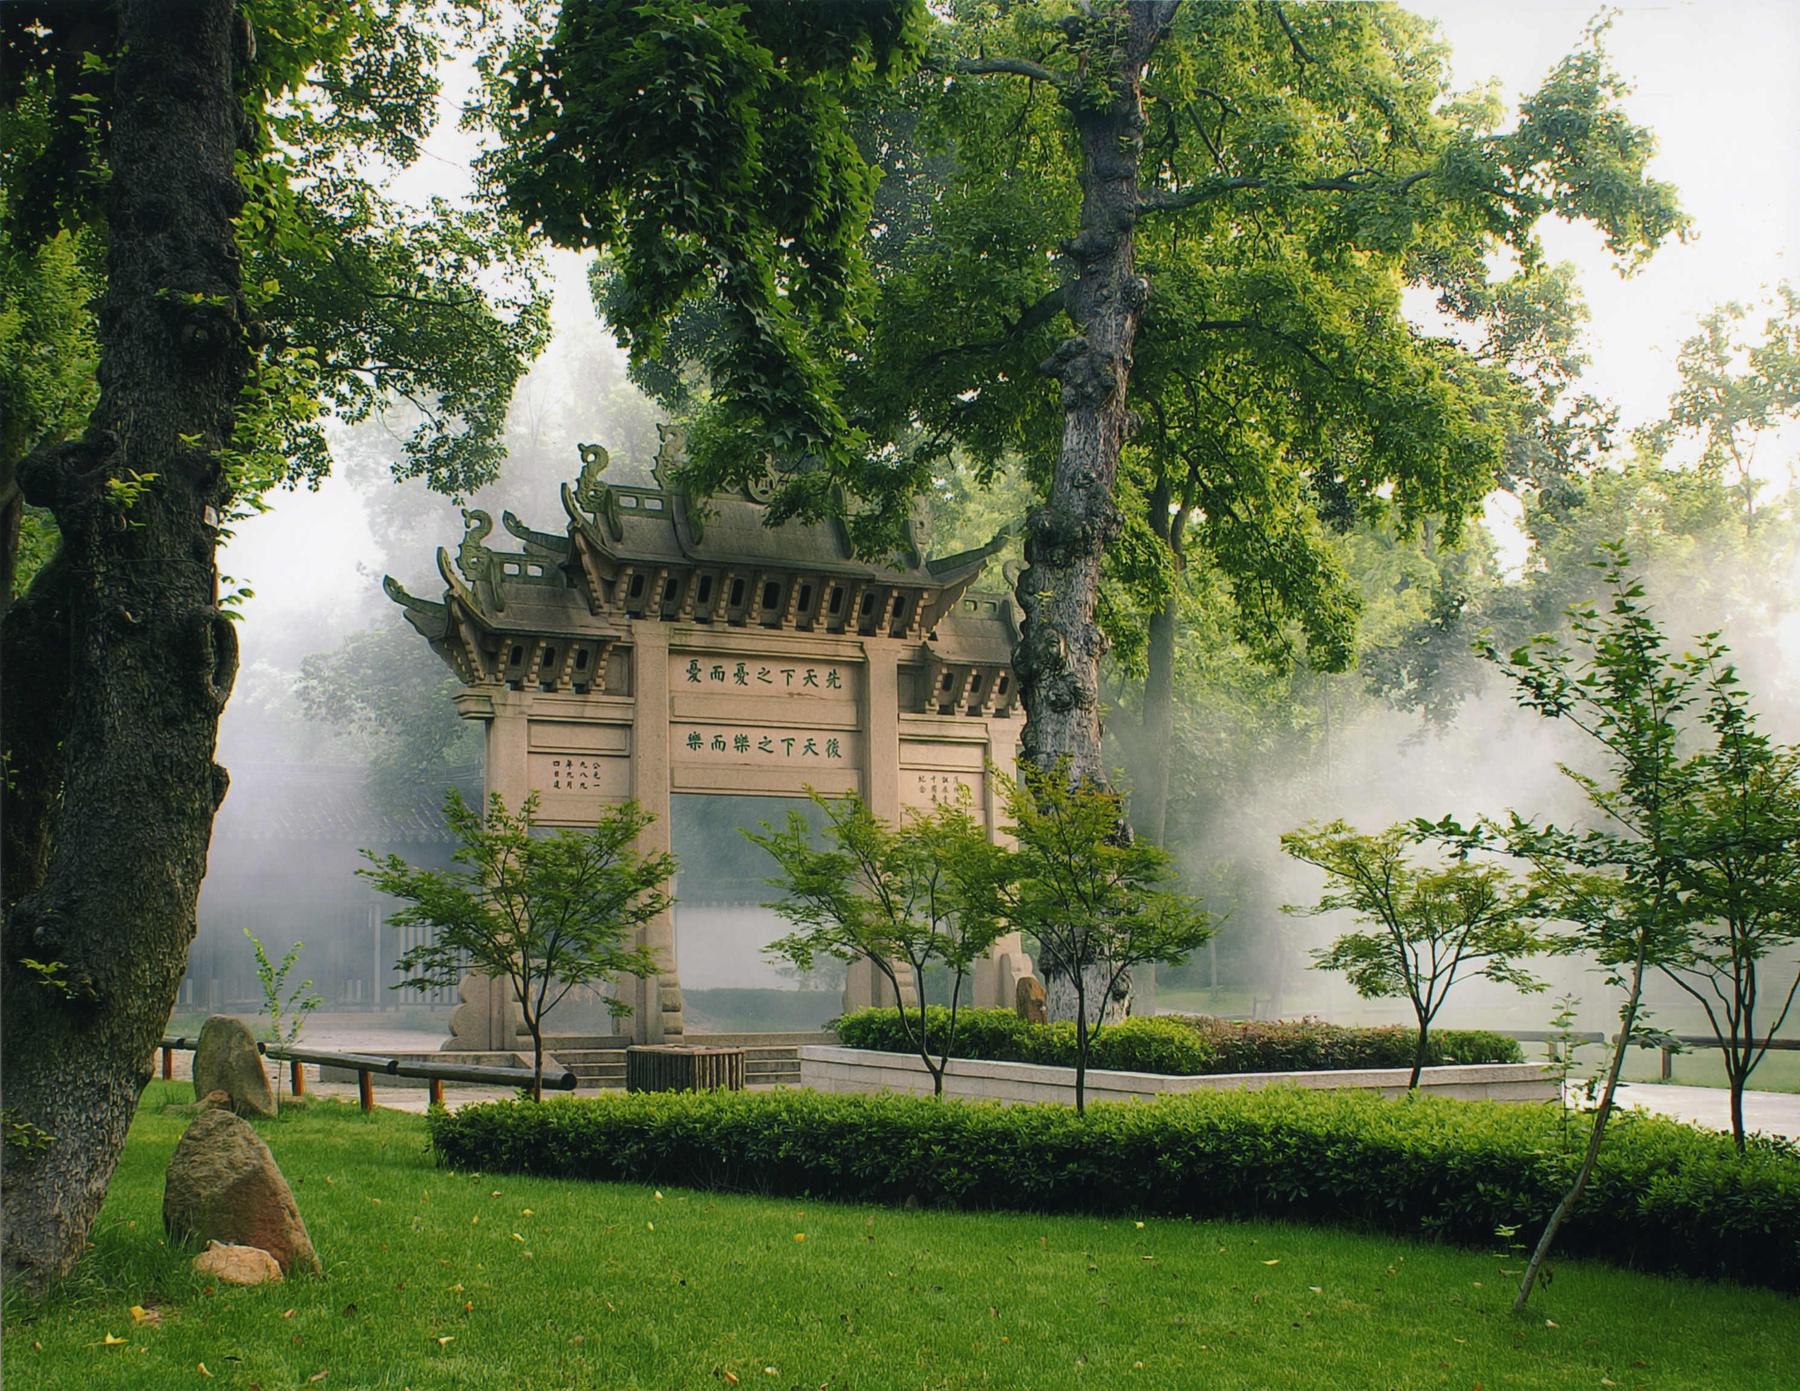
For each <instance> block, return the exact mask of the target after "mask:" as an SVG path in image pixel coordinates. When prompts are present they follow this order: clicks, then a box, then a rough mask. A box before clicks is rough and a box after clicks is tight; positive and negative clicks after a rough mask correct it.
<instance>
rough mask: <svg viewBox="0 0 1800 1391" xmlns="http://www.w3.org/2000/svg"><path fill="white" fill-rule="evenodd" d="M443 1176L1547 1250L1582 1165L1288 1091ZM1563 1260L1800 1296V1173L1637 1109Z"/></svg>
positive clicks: (952, 1106) (714, 1123)
mask: <svg viewBox="0 0 1800 1391" xmlns="http://www.w3.org/2000/svg"><path fill="white" fill-rule="evenodd" d="M428 1124H429V1127H430V1134H431V1145H432V1149H433V1151H434V1152H435V1154H436V1156H437V1158H438V1160H439V1162H440V1163H443V1164H446V1165H449V1166H452V1167H455V1168H460V1169H486V1170H497V1171H505V1172H515V1173H529V1174H540V1175H546V1176H550V1177H556V1178H579V1179H605V1180H624V1181H633V1182H640V1183H662V1184H671V1185H674V1184H680V1185H687V1186H693V1187H699V1188H719V1189H728V1190H733V1191H739V1192H748V1193H761V1194H768V1195H781V1196H790V1197H798V1196H805V1197H809V1198H827V1199H837V1200H841V1201H851V1202H875V1203H899V1202H905V1201H908V1200H914V1201H918V1202H922V1203H925V1204H930V1205H938V1206H945V1207H962V1208H1014V1209H1026V1210H1033V1211H1044V1212H1087V1213H1127V1214H1135V1215H1138V1216H1146V1215H1151V1214H1162V1215H1169V1216H1180V1217H1276V1218H1288V1219H1297V1220H1303V1221H1314V1222H1337V1223H1349V1224H1353V1225H1357V1226H1362V1227H1369V1228H1377V1229H1381V1230H1387V1231H1394V1232H1402V1233H1406V1234H1408V1235H1413V1236H1421V1235H1422V1236H1436V1237H1441V1238H1444V1239H1447V1240H1451V1241H1457V1242H1463V1243H1467V1244H1473V1245H1487V1246H1492V1245H1493V1244H1494V1242H1495V1240H1496V1237H1495V1232H1496V1229H1497V1228H1499V1227H1501V1226H1508V1227H1517V1228H1518V1229H1519V1239H1521V1240H1524V1239H1526V1238H1528V1237H1532V1236H1535V1234H1536V1232H1537V1231H1538V1230H1539V1229H1540V1228H1541V1226H1542V1223H1543V1221H1544V1219H1545V1218H1546V1217H1548V1216H1549V1213H1550V1210H1551V1208H1552V1207H1554V1206H1555V1204H1556V1202H1557V1199H1558V1198H1559V1197H1560V1196H1561V1194H1562V1193H1563V1191H1564V1190H1565V1188H1566V1186H1567V1183H1568V1180H1569V1178H1570V1177H1571V1175H1572V1173H1573V1170H1574V1167H1575V1165H1576V1163H1577V1162H1578V1159H1579V1150H1580V1146H1581V1145H1582V1143H1583V1142H1584V1136H1583V1134H1582V1132H1583V1130H1584V1129H1585V1121H1584V1120H1583V1119H1581V1118H1579V1117H1578V1118H1576V1119H1575V1120H1574V1122H1573V1123H1572V1124H1570V1125H1569V1127H1568V1134H1567V1136H1566V1143H1565V1136H1564V1134H1563V1130H1562V1120H1561V1115H1560V1112H1559V1111H1558V1109H1557V1108H1556V1107H1553V1106H1525V1105H1500V1104H1496V1103H1493V1102H1479V1101H1451V1100H1446V1099H1444V1098H1438V1097H1429V1096H1415V1097H1411V1098H1407V1099H1404V1100H1397V1101H1390V1100H1384V1099H1382V1098H1381V1097H1379V1096H1376V1095H1374V1094H1373V1093H1367V1092H1361V1093H1358V1092H1316V1091H1300V1090H1297V1089H1292V1088H1282V1087H1277V1088H1272V1089H1269V1090H1264V1091H1255V1092H1208V1093H1203V1094H1199V1095H1194V1096H1185V1097H1171V1098H1166V1099H1164V1100H1162V1101H1158V1102H1155V1103H1150V1104H1141V1105H1131V1104H1124V1105H1100V1106H1095V1107H1092V1108H1090V1110H1089V1112H1088V1114H1087V1116H1086V1117H1083V1116H1080V1115H1077V1114H1076V1113H1075V1112H1074V1111H1073V1110H1072V1109H1071V1108H1069V1107H1067V1106H1011V1107H1003V1106H999V1105H995V1104H991V1103H989V1104H980V1105H971V1104H966V1103H961V1102H935V1101H931V1100H929V1099H927V1098H924V1097H905V1096H893V1095H880V1096H858V1095H827V1094H824V1093H817V1092H810V1091H788V1090H776V1091H770V1092H737V1093H732V1092H710V1093H699V1094H692V1093H663V1094H639V1095H615V1096H609V1097H604V1098H599V1099H591V1100H590V1099H581V1100H558V1101H552V1102H545V1103H532V1102H529V1101H497V1102H488V1103H484V1104H480V1105H471V1106H465V1107H463V1108H462V1109H460V1110H458V1111H456V1112H454V1113H451V1112H446V1111H443V1110H436V1111H433V1112H432V1113H431V1116H430V1119H429V1122H428ZM1609 1131H1610V1133H1609V1134H1608V1136H1607V1140H1606V1144H1605V1146H1604V1147H1603V1149H1602V1150H1601V1158H1600V1164H1599V1168H1598V1170H1597V1171H1596V1173H1595V1175H1594V1179H1593V1182H1592V1184H1591V1185H1590V1187H1589V1189H1588V1192H1587V1194H1586V1195H1585V1196H1584V1198H1583V1201H1582V1203H1581V1206H1580V1207H1579V1209H1578V1210H1577V1211H1576V1212H1575V1214H1574V1215H1573V1216H1572V1217H1571V1219H1570V1220H1569V1223H1568V1225H1567V1227H1566V1228H1565V1229H1564V1234H1563V1237H1562V1238H1561V1240H1560V1242H1559V1247H1560V1250H1561V1251H1562V1252H1563V1253H1565V1254H1587V1255H1595V1256H1601V1257H1605V1258H1607V1259H1610V1260H1614V1261H1618V1262H1621V1263H1623V1264H1627V1265H1633V1266H1638V1267H1642V1268H1645V1269H1662V1270H1679V1271H1683V1272H1686V1273H1689V1274H1694V1275H1706V1276H1723V1277H1726V1278H1730V1279H1734V1280H1741V1281H1748V1282H1751V1283H1755V1284H1762V1285H1769V1286H1772V1287H1774V1288H1776V1289H1781V1290H1800V1158H1797V1157H1796V1152H1795V1150H1794V1147H1793V1146H1792V1145H1787V1144H1780V1143H1777V1144H1766V1143H1764V1144H1758V1145H1757V1146H1755V1147H1753V1149H1752V1150H1751V1152H1750V1153H1749V1154H1747V1155H1745V1156H1742V1157H1740V1156H1739V1155H1738V1154H1737V1153H1736V1152H1735V1151H1734V1150H1733V1149H1732V1147H1731V1142H1730V1140H1729V1138H1728V1137H1726V1136H1723V1135H1715V1134H1712V1133H1710V1132H1705V1131H1700V1130H1694V1129H1691V1128H1689V1127H1687V1126H1683V1125H1677V1124H1675V1123H1674V1122H1672V1121H1667V1120H1662V1119H1658V1118H1652V1117H1647V1116H1642V1115H1639V1114H1627V1115H1625V1116H1622V1117H1619V1118H1617V1119H1616V1120H1615V1121H1614V1122H1613V1124H1612V1125H1611V1126H1610V1127H1609Z"/></svg>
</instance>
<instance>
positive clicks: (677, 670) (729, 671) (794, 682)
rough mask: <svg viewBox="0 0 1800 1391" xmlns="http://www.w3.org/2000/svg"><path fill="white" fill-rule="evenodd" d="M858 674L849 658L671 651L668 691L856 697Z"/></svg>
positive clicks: (677, 692)
mask: <svg viewBox="0 0 1800 1391" xmlns="http://www.w3.org/2000/svg"><path fill="white" fill-rule="evenodd" d="M858 676H859V668H858V667H856V666H855V665H853V664H851V663H848V662H832V661H820V660H797V659H791V658H790V659H781V660H778V659H775V658H739V657H734V656H729V655H724V654H719V653H692V652H685V653H684V652H676V653H671V654H670V657H669V690H670V692H671V693H673V694H681V693H687V694H702V693H704V694H709V695H734V694H735V695H742V696H753V695H756V696H770V695H792V696H805V697H810V698H813V699H821V700H852V699H854V698H855V694H856V682H857V679H858Z"/></svg>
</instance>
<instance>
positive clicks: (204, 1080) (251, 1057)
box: [194, 1014, 275, 1119]
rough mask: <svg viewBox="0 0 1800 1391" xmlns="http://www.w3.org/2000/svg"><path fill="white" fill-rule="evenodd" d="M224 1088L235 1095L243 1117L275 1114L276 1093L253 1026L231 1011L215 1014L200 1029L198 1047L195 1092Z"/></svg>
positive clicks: (234, 1102) (202, 1094) (200, 1094)
mask: <svg viewBox="0 0 1800 1391" xmlns="http://www.w3.org/2000/svg"><path fill="white" fill-rule="evenodd" d="M215 1091H222V1092H227V1093H229V1094H230V1096H231V1108H232V1110H234V1111H236V1112H237V1113H238V1114H239V1115H240V1116H261V1117H263V1118H265V1119H267V1118H268V1117H270V1116H273V1115H274V1114H275V1092H274V1090H273V1089H272V1088H271V1087H270V1086H269V1074H268V1072H267V1071H266V1070H264V1068H263V1060H262V1054H260V1053H258V1052H257V1051H256V1036H255V1035H254V1034H252V1033H251V1032H250V1026H249V1025H247V1024H245V1023H244V1021H243V1020H241V1019H233V1018H232V1017H231V1016H230V1015H229V1014H215V1015H213V1017H212V1018H211V1019H208V1020H207V1021H206V1023H205V1024H204V1025H203V1026H202V1027H201V1030H200V1042H199V1044H198V1045H197V1046H196V1047H195V1049H194V1095H195V1097H197V1098H199V1097H205V1096H206V1095H207V1094H208V1093H210V1092H215Z"/></svg>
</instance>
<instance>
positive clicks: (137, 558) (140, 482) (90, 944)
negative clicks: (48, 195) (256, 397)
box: [0, 0, 248, 1285]
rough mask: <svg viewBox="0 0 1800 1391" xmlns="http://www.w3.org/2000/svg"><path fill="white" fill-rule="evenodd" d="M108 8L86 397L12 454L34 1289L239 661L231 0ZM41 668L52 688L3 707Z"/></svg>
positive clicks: (171, 906) (182, 942)
mask: <svg viewBox="0 0 1800 1391" xmlns="http://www.w3.org/2000/svg"><path fill="white" fill-rule="evenodd" d="M119 13H120V18H119V25H120V30H119V38H120V46H119V56H118V59H117V66H116V69H115V79H114V80H115V87H114V95H113V108H112V125H111V130H110V135H109V139H108V148H107V153H108V162H109V165H110V170H111V179H110V183H109V186H108V189H107V193H106V199H107V221H108V232H109V238H110V241H109V250H108V258H107V291H106V297H105V301H104V304H103V306H102V311H101V319H100V388H101V391H100V401H99V405H98V406H97V407H96V409H95V412H94V416H93V418H92V420H91V421H90V423H89V428H88V430H87V433H86V434H85V435H84V436H83V438H82V439H80V440H79V441H75V442H73V443H71V444H68V445H64V446H61V447H59V448H57V449H54V450H50V451H46V452H43V453H41V454H38V455H36V456H34V457H33V458H31V459H30V460H28V461H27V462H26V464H25V465H24V466H23V467H22V468H21V470H20V474H21V478H20V481H21V484H22V486H23V488H24V491H25V496H26V498H27V499H28V500H29V501H31V502H33V503H35V504H38V505H41V506H46V507H49V508H50V509H51V510H52V511H53V512H54V514H55V517H56V521H57V524H58V526H59V527H60V528H61V532H62V552H61V555H60V556H59V558H58V560H57V562H56V564H55V565H54V566H53V567H51V569H50V570H48V571H46V573H45V574H44V575H42V576H40V578H39V581H38V583H37V585H35V586H34V588H33V591H32V594H31V595H30V597H29V599H28V600H27V601H25V602H24V603H21V604H20V605H18V606H17V607H15V609H14V610H13V612H12V613H11V614H9V615H8V617H7V620H6V626H5V636H6V644H5V648H6V651H5V655H6V661H7V668H8V669H7V672H6V689H7V693H8V696H9V704H8V708H7V710H6V712H5V714H6V720H5V727H4V739H5V749H6V752H7V755H8V757H9V758H10V759H12V760H13V761H14V763H15V765H16V766H24V765H23V764H21V763H20V760H36V761H37V766H39V767H41V768H45V769H48V770H49V772H50V774H51V776H52V777H53V779H54V780H55V782H56V784H57V786H55V787H46V786H44V785H42V784H37V785H34V786H33V787H32V788H30V789H21V795H19V796H18V797H15V796H14V794H13V793H11V792H9V793H8V794H7V800H6V808H5V810H6V815H7V820H8V822H9V825H8V827H7V846H8V852H9V854H8V859H9V865H8V868H9V869H11V868H13V867H14V865H13V864H12V863H10V861H11V860H12V858H13V852H14V851H15V850H17V851H18V852H19V853H21V854H23V855H26V856H28V857H29V856H30V854H31V853H32V851H33V848H34V847H36V848H37V849H38V850H39V851H41V854H40V855H39V858H38V860H37V862H36V864H35V865H31V864H30V862H29V860H27V865H28V867H27V869H26V873H25V882H24V883H23V884H21V885H18V886H11V885H9V887H8V890H7V897H8V911H7V914H6V919H5V925H4V952H3V968H0V969H3V971H4V977H3V981H0V989H3V991H4V1009H5V1021H4V1048H5V1076H4V1081H5V1107H6V1115H7V1121H8V1126H7V1130H8V1135H9V1138H10V1137H13V1136H16V1135H18V1134H19V1133H20V1131H19V1129H18V1127H19V1126H29V1127H34V1128H35V1129H34V1130H32V1131H30V1132H28V1133H29V1134H31V1135H32V1136H33V1137H34V1139H35V1141H36V1143H35V1144H34V1145H33V1146H32V1147H31V1148H30V1149H29V1150H20V1149H15V1148H11V1147H9V1151H8V1153H7V1156H6V1160H7V1162H6V1170H5V1205H4V1206H5V1217H4V1222H5V1230H4V1261H5V1271H6V1274H7V1275H8V1276H9V1277H14V1278H19V1279H22V1280H24V1281H26V1282H28V1283H31V1284H36V1285H42V1284H45V1283H48V1282H50V1281H53V1280H55V1279H58V1278H60V1277H61V1276H62V1275H63V1274H65V1273H66V1272H67V1271H68V1269H69V1268H70V1266H71V1265H73V1264H74V1262H75V1260H76V1258H77V1257H78V1256H79V1255H80V1254H81V1252H82V1250H83V1249H84V1247H85V1244H86V1241H87V1234H88V1229H89V1227H90V1226H91V1225H92V1223H93V1220H94V1216H95V1214H96V1212H97V1211H98V1209H99V1206H100V1202H101V1199H102V1198H103V1197H104V1196H105V1193H106V1188H107V1184H108V1182H109V1181H110V1180H111V1177H112V1173H113V1169H114V1166H115V1165H116V1163H117V1162H118V1157H119V1151H120V1149H121V1147H122V1146H123V1144H124V1139H125V1131H126V1128H127V1126H128V1125H129V1124H130V1121H131V1116H132V1112H133V1110H134V1109H135V1107H136V1104H137V1100H138V1096H139V1093H140V1092H141V1091H142V1089H143V1087H144V1084H145V1082H146V1081H148V1079H149V1075H150V1066H149V1065H150V1058H151V1054H152V1051H153V1049H154V1047H155V1044H156V1040H157V1038H158V1036H159V1035H160V1033H161V1031H162V1029H163V1027H164V1025H165V1024H166V1023H167V1021H168V1016H169V1011H170V1009H171V1007H172V1006H173V1004H174V1001H175V993H176V989H177V987H178V986H179V985H180V981H181V976H182V972H183V970H184V969H185V962H186V956H187V950H188V946H189V944H190V943H191V942H192V940H193V936H194V925H195V919H194V910H195V902H196V899H197V897H198V894H199V889H200V880H201V876H202V875H203V873H204V872H205V867H206V846H207V840H208V838H209V836H210V834H211V829H212V819H213V813H214V811H215V810H216V808H217V806H218V803H219V800H220V798H221V797H222V796H223V795H224V791H225V775H224V770H223V769H221V768H218V767H217V766H216V765H215V764H214V763H213V748H214V741H215V736H216V733H217V728H218V718H219V711H220V709H221V708H222V707H223V705H224V702H225V698H226V695H227V693H228V692H229V690H230V686H231V682H232V679H233V676H234V675H235V671H236V664H237V655H236V654H237V647H236V640H235V637H234V635H233V633H232V630H231V625H230V624H229V623H228V622H227V621H225V619H224V617H223V616H222V615H221V613H220V611H219V609H218V606H217V573H216V570H215V567H214V545H215V533H214V530H213V528H212V526H210V525H209V524H208V518H207V516H206V510H207V508H209V507H220V506H223V505H224V502H225V493H226V489H225V485H224V482H223V480H222V478H221V473H220V467H219V451H220V450H221V449H222V448H223V447H224V446H225V445H226V444H227V442H228V441H229V438H230V433H231V424H232V417H233V412H234V410H235V407H236V405H237V397H238V391H239V388H240V386H241V385H242V383H243V381H244V377H245V371H246V367H247V363H248V352H247V349H246V347H245V311H244V303H243V299H242V296H241V294H240V281H239V267H238V261H237V252H236V247H235V240H234V234H233V227H232V221H231V219H232V218H233V216H234V215H235V214H236V213H237V212H238V211H239V209H240V207H241V204H242V194H241V191H240V189H239V186H238V184H237V182H236V180H235V178H234V176H233V169H232V160H233V155H234V152H235V150H236V148H237V145H238V140H239V132H240V129H241V124H242V119H243V117H242V109H241V105H240V103H239V101H238V98H237V96H236V95H235V93H234V91H233V55H234V36H235V35H236V33H237V27H236V26H237V23H238V19H237V15H236V7H235V3H234V0H126V3H124V4H122V5H121V6H120V12H119ZM134 494H135V496H134ZM40 591H42V592H41V593H40ZM15 620H19V621H18V622H15ZM25 622H32V623H35V624H37V625H39V626H38V627H37V629H36V630H34V631H33V630H27V629H26V628H25V627H24V626H23V624H24V623H25ZM59 679H66V682H67V684H66V688H63V689H62V690H61V692H60V694H61V699H59V700H58V701H56V702H55V703H53V704H51V703H49V702H41V701H40V702H36V703H26V704H22V705H21V706H18V707H15V706H13V705H12V704H11V699H10V698H12V697H16V696H17V694H18V692H19V691H20V690H21V689H23V687H24V684H25V683H34V682H36V681H40V680H41V681H54V680H59ZM46 704H49V705H50V708H49V709H48V710H46V709H45V708H44V706H45V705H46ZM15 717H16V718H15ZM59 740H60V742H61V749H60V753H59V754H58V753H57V751H56V748H55V746H56V744H57V742H58V741H59ZM15 816H16V817H17V818H18V823H17V824H12V823H13V822H14V818H15ZM15 889H16V891H15ZM28 960H30V961H35V962H38V963H41V965H39V966H30V965H27V964H26V963H27V961H28Z"/></svg>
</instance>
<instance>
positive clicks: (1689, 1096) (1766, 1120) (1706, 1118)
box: [1618, 1082, 1800, 1140]
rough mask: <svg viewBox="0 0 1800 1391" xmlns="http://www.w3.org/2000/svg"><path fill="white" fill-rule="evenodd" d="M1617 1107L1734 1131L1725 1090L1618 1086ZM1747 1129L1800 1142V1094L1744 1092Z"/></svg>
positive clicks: (1650, 1084) (1634, 1084) (1651, 1084)
mask: <svg viewBox="0 0 1800 1391" xmlns="http://www.w3.org/2000/svg"><path fill="white" fill-rule="evenodd" d="M1618 1104H1619V1105H1621V1106H1641V1107H1642V1108H1643V1109H1644V1110H1646V1111H1654V1112H1655V1113H1656V1114H1657V1115H1659V1116H1670V1117H1672V1118H1674V1119H1675V1120H1678V1121H1686V1122H1687V1123H1688V1124H1689V1125H1702V1126H1705V1127H1707V1128H1708V1129H1709V1130H1726V1131H1729V1130H1730V1129H1731V1093H1730V1092H1728V1091H1726V1090H1725V1088H1723V1087H1676V1086H1669V1085H1662V1084H1658V1083H1655V1082H1627V1083H1621V1084H1620V1086H1619V1094H1618ZM1744 1128H1745V1129H1746V1130H1752V1131H1757V1130H1760V1131H1761V1132H1762V1133H1763V1134H1765V1135H1785V1136H1786V1137H1787V1138H1788V1139H1790V1140H1800V1093H1797V1092H1745V1093H1744Z"/></svg>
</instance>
